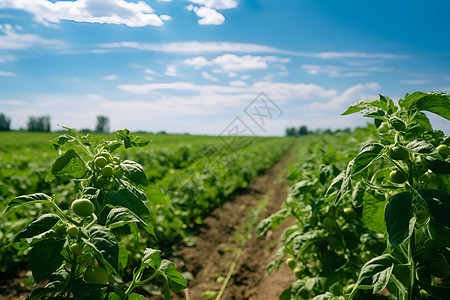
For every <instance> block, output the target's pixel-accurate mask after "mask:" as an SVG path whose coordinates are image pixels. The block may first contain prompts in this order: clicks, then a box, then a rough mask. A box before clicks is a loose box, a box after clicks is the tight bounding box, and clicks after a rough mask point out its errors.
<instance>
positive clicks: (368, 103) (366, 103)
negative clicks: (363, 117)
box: [341, 99, 381, 116]
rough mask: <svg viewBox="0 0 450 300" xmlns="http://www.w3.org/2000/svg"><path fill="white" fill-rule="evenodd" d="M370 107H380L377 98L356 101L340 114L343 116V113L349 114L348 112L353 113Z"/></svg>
mask: <svg viewBox="0 0 450 300" xmlns="http://www.w3.org/2000/svg"><path fill="white" fill-rule="evenodd" d="M371 107H380V108H381V104H380V101H379V100H374V99H367V100H362V101H358V102H356V103H354V104H352V105H350V107H349V108H348V109H347V110H346V111H345V112H343V113H342V114H341V115H343V116H345V115H350V114H354V113H356V112H359V111H362V110H365V109H368V108H371Z"/></svg>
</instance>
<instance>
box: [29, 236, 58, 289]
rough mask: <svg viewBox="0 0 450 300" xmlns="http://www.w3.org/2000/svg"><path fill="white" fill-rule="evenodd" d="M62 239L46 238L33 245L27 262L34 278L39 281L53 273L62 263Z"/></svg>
mask: <svg viewBox="0 0 450 300" xmlns="http://www.w3.org/2000/svg"><path fill="white" fill-rule="evenodd" d="M64 242H65V241H64V240H61V241H57V240H56V239H46V240H43V241H40V242H38V243H36V244H35V245H34V247H33V248H32V249H31V250H30V253H29V255H28V263H29V265H30V269H31V272H32V274H33V278H34V280H35V281H36V282H37V283H39V282H41V281H43V280H45V279H47V278H48V277H50V275H52V274H53V272H55V271H56V270H57V269H58V268H59V267H60V266H61V264H62V263H63V261H64V257H63V256H62V255H61V251H62V249H63V247H64Z"/></svg>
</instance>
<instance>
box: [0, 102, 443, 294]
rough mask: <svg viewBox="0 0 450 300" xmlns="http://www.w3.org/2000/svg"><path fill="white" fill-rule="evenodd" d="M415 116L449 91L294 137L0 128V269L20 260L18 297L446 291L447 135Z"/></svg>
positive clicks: (437, 105)
mask: <svg viewBox="0 0 450 300" xmlns="http://www.w3.org/2000/svg"><path fill="white" fill-rule="evenodd" d="M422 111H426V112H433V113H435V114H438V115H440V116H441V117H444V118H446V119H449V120H450V100H449V95H448V94H425V93H414V94H411V95H406V96H405V98H404V99H402V100H400V101H399V104H398V106H397V105H395V104H394V102H393V101H392V100H391V99H389V98H387V97H383V96H380V99H377V100H366V101H362V102H358V103H355V104H354V105H352V106H351V107H350V108H349V109H348V110H347V111H346V112H345V113H344V115H346V114H351V113H357V112H360V113H363V114H364V116H365V117H369V118H373V119H374V122H371V124H369V125H367V126H366V127H365V128H358V129H356V130H354V131H353V132H351V133H348V132H346V133H344V132H340V133H336V134H334V135H331V134H310V135H306V136H302V137H300V138H298V139H295V138H281V137H211V136H190V135H147V134H136V135H134V134H132V133H130V132H129V131H128V130H120V131H118V132H117V133H116V134H115V135H96V134H92V135H84V134H80V133H77V132H76V131H74V130H72V129H67V131H65V132H61V133H47V134H38V133H32V134H31V133H22V132H3V133H0V138H1V143H0V148H1V151H0V209H1V210H2V211H4V212H5V213H2V214H1V215H0V268H1V271H2V272H7V274H11V270H14V269H16V268H18V266H22V268H23V266H24V263H25V262H28V267H29V268H30V269H31V274H30V275H31V277H30V278H29V279H28V280H27V282H28V285H29V286H32V285H33V283H40V285H39V287H37V288H35V289H34V290H33V291H32V293H31V294H30V296H29V297H28V298H27V299H153V297H157V298H156V299H159V298H158V297H163V298H165V299H170V298H171V297H176V298H177V299H178V298H180V299H187V298H188V297H189V290H190V294H191V295H195V296H193V299H274V298H273V297H274V296H273V295H271V294H270V293H269V291H267V292H265V289H271V290H276V291H278V290H279V292H277V295H276V297H277V298H278V297H279V299H282V300H285V299H372V298H373V299H378V298H379V299H449V295H450V281H449V278H450V265H449V263H450V222H449V220H450V217H449V216H450V195H449V193H450V150H449V146H450V138H449V137H447V136H445V134H444V133H443V132H441V131H434V130H433V128H432V124H430V122H429V121H428V119H427V117H426V116H425V114H423V113H422ZM49 141H50V142H49ZM288 183H289V184H290V185H292V186H291V187H290V189H289V192H288ZM226 223H228V224H226ZM224 226H225V227H224ZM256 235H259V236H261V237H259V238H258V237H256ZM256 253H258V254H256ZM196 255H197V256H198V257H196ZM256 255H260V257H255V256H256ZM263 257H266V258H264V259H263ZM169 259H170V260H169ZM252 259H253V260H254V262H252ZM217 260H220V261H217ZM174 262H175V264H174ZM252 263H254V264H255V265H251V264H252ZM261 267H263V268H264V269H265V270H266V273H267V274H268V275H267V277H266V278H264V276H263V273H264V272H261V271H259V269H260V268H261ZM277 271H279V273H277ZM8 272H9V273H8ZM5 274H6V273H5ZM254 275H255V276H254ZM256 275H257V276H256ZM248 278H252V280H253V281H251V280H248ZM280 278H281V279H280ZM270 280H273V284H270ZM268 281H269V283H267V282H268ZM187 287H188V289H186V288H187ZM2 288H3V284H2ZM28 289H32V287H29V288H28ZM226 289H228V290H226ZM181 291H184V292H181ZM180 292H181V293H180ZM1 294H6V293H4V292H3V290H2V291H1ZM158 294H159V295H158ZM150 295H152V296H151V297H150ZM269 295H270V296H269ZM6 297H7V296H6ZM149 297H150V298H149ZM271 297H272V298H271ZM5 299H6V298H5Z"/></svg>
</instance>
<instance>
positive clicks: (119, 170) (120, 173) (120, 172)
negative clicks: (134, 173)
mask: <svg viewBox="0 0 450 300" xmlns="http://www.w3.org/2000/svg"><path fill="white" fill-rule="evenodd" d="M114 176H116V178H119V179H120V178H122V177H123V170H122V168H120V167H118V168H116V170H115V171H114Z"/></svg>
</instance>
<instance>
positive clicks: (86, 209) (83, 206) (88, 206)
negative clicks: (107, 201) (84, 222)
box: [72, 199, 94, 217]
mask: <svg viewBox="0 0 450 300" xmlns="http://www.w3.org/2000/svg"><path fill="white" fill-rule="evenodd" d="M72 210H73V212H74V213H75V214H77V215H78V216H80V217H88V216H90V215H92V214H93V213H94V204H93V203H92V202H91V201H90V200H89V199H77V200H75V201H73V202H72Z"/></svg>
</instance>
